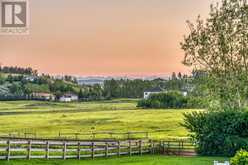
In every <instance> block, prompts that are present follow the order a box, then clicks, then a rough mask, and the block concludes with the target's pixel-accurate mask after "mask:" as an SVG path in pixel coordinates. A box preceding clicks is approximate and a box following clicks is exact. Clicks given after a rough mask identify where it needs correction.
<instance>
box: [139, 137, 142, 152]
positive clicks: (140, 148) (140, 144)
mask: <svg viewBox="0 0 248 165" xmlns="http://www.w3.org/2000/svg"><path fill="white" fill-rule="evenodd" d="M139 153H140V155H142V140H140V141H139Z"/></svg>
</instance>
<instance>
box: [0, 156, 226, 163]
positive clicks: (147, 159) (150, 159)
mask: <svg viewBox="0 0 248 165" xmlns="http://www.w3.org/2000/svg"><path fill="white" fill-rule="evenodd" d="M214 160H218V161H223V160H225V159H224V158H217V157H192V158H186V157H168V156H142V157H138V156H137V157H121V158H108V159H104V158H103V159H95V160H80V161H79V160H66V161H63V160H49V161H46V160H31V161H28V160H26V161H22V160H11V161H9V162H7V161H0V164H1V165H89V164H90V165H213V161H214ZM226 160H227V159H226Z"/></svg>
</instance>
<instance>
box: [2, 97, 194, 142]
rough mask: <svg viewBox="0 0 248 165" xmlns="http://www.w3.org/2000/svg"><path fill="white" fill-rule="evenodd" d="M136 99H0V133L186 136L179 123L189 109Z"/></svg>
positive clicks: (157, 137)
mask: <svg viewBox="0 0 248 165" xmlns="http://www.w3.org/2000/svg"><path fill="white" fill-rule="evenodd" d="M136 104H137V100H127V99H126V100H125V99H123V100H114V101H100V102H85V103H53V102H39V101H13V102H0V125H1V127H0V134H7V133H13V132H21V133H23V132H33V133H37V134H38V136H46V137H47V136H58V134H59V132H63V133H71V132H73V133H75V132H90V131H115V132H127V131H149V132H150V131H154V130H161V129H162V130H163V131H162V132H159V133H154V134H151V135H150V137H152V138H154V139H160V138H167V137H186V136H187V134H188V132H187V131H186V130H185V129H184V128H183V127H182V126H180V123H181V122H182V121H183V113H185V112H192V111H193V110H154V109H146V110H143V109H138V108H136Z"/></svg>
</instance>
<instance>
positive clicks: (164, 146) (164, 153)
mask: <svg viewBox="0 0 248 165" xmlns="http://www.w3.org/2000/svg"><path fill="white" fill-rule="evenodd" d="M163 154H164V155H165V142H164V141H163Z"/></svg>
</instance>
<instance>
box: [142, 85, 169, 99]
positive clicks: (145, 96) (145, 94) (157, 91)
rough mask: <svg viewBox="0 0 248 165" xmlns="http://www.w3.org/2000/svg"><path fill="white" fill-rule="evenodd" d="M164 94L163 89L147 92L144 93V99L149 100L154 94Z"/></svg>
mask: <svg viewBox="0 0 248 165" xmlns="http://www.w3.org/2000/svg"><path fill="white" fill-rule="evenodd" d="M162 92H164V90H163V89H161V88H160V87H156V88H152V89H148V90H145V91H144V99H148V98H149V96H150V95H152V94H158V93H162Z"/></svg>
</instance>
